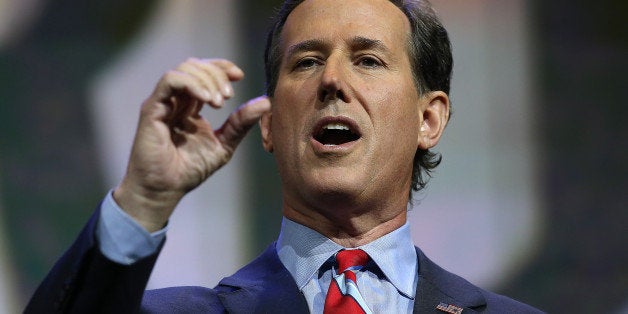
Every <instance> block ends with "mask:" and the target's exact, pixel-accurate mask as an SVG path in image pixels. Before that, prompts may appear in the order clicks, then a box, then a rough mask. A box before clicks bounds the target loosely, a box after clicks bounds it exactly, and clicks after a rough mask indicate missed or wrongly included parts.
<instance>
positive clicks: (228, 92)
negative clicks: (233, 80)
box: [222, 85, 233, 97]
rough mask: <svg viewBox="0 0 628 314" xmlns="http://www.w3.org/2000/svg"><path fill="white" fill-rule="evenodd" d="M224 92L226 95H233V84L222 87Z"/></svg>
mask: <svg viewBox="0 0 628 314" xmlns="http://www.w3.org/2000/svg"><path fill="white" fill-rule="evenodd" d="M222 92H223V93H224V94H225V95H226V96H229V97H231V96H233V89H231V86H229V85H225V86H223V87H222Z"/></svg>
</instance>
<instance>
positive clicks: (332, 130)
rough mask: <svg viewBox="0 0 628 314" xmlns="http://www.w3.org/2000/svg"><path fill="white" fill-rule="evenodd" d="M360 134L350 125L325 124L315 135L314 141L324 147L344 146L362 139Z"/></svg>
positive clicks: (339, 123)
mask: <svg viewBox="0 0 628 314" xmlns="http://www.w3.org/2000/svg"><path fill="white" fill-rule="evenodd" d="M360 137H361V135H360V132H359V131H358V130H357V129H356V128H355V127H353V126H352V125H351V124H350V123H345V122H339V121H335V122H329V123H323V124H321V125H320V127H319V128H317V131H316V132H315V133H314V139H315V140H316V141H318V142H319V143H321V144H323V145H342V144H345V143H349V142H353V141H357V140H358V139H360Z"/></svg>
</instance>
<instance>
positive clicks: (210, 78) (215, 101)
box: [177, 62, 230, 108]
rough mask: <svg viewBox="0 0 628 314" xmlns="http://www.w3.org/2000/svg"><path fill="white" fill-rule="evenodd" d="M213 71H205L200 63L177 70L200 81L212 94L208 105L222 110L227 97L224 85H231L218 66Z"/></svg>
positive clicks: (186, 63)
mask: <svg viewBox="0 0 628 314" xmlns="http://www.w3.org/2000/svg"><path fill="white" fill-rule="evenodd" d="M212 67H213V69H205V68H203V67H201V66H200V64H199V63H198V62H185V63H182V64H181V65H180V66H179V67H178V68H177V70H179V71H182V72H184V73H187V74H188V75H190V76H192V77H194V78H195V79H196V80H198V83H199V84H201V85H202V86H203V87H205V89H206V90H207V91H208V92H209V93H210V94H211V101H209V102H208V103H209V104H210V105H211V106H212V107H214V108H221V107H222V106H223V105H224V100H225V99H226V98H228V97H226V96H225V92H224V85H225V84H230V83H229V80H228V79H227V75H226V74H225V73H224V72H223V71H222V70H220V69H219V68H218V67H216V66H212Z"/></svg>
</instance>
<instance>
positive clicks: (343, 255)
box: [336, 250, 369, 273]
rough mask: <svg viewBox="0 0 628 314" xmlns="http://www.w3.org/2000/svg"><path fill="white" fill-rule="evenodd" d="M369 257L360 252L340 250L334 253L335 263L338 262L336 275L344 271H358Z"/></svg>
mask: <svg viewBox="0 0 628 314" xmlns="http://www.w3.org/2000/svg"><path fill="white" fill-rule="evenodd" d="M368 261H369V256H368V254H366V252H364V251H362V250H342V251H339V252H338V253H336V262H338V273H343V272H345V271H346V270H359V269H361V268H362V267H364V265H366V262H368Z"/></svg>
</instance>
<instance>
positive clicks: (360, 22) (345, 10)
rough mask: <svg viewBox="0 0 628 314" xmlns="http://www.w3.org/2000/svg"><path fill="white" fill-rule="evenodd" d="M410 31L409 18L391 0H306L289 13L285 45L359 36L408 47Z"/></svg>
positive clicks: (285, 28) (282, 40)
mask: <svg viewBox="0 0 628 314" xmlns="http://www.w3.org/2000/svg"><path fill="white" fill-rule="evenodd" d="M409 34H410V23H409V21H408V19H407V17H406V16H405V14H404V13H403V12H402V11H401V10H400V9H399V8H398V7H397V6H396V5H395V4H393V3H392V2H390V1H388V0H342V1H338V0H306V1H303V2H302V3H300V4H299V5H298V6H297V7H296V8H295V9H294V10H293V11H292V12H291V13H290V14H289V15H288V17H287V19H286V23H285V24H284V27H283V30H282V33H281V42H282V46H283V47H282V48H285V47H290V46H291V45H292V44H294V43H296V42H300V41H305V40H310V39H312V38H319V39H320V37H332V38H327V39H337V38H341V37H343V36H347V37H356V36H359V37H364V38H372V39H376V40H380V41H382V42H383V43H385V44H387V45H391V46H395V45H397V46H399V45H401V46H404V47H405V45H404V44H405V43H406V39H407V38H408V35H409ZM282 50H283V49H282Z"/></svg>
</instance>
